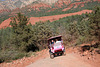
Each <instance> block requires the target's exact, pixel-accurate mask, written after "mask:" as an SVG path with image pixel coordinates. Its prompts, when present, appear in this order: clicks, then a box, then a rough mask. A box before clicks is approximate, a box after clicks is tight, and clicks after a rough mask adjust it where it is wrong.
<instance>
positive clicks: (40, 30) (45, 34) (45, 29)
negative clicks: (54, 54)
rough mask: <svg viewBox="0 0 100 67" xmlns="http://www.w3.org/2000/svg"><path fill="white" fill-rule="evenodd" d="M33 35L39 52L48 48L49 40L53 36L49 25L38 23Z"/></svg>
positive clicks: (34, 27)
mask: <svg viewBox="0 0 100 67" xmlns="http://www.w3.org/2000/svg"><path fill="white" fill-rule="evenodd" d="M33 31H34V33H33V35H34V41H35V44H37V46H38V47H39V50H41V49H43V48H46V47H47V39H48V38H49V37H51V36H52V31H51V30H50V27H49V25H48V24H45V23H43V22H38V23H36V24H35V25H34V26H33Z"/></svg>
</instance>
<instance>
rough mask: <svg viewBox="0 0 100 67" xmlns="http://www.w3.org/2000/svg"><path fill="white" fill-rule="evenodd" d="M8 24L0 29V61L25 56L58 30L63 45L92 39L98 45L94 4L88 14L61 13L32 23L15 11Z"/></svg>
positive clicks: (99, 24) (98, 11)
mask: <svg viewBox="0 0 100 67" xmlns="http://www.w3.org/2000/svg"><path fill="white" fill-rule="evenodd" d="M27 24H28V25H27ZM10 25H11V26H12V27H7V28H6V29H1V30H0V63H2V62H5V61H11V60H16V59H19V58H22V57H24V56H26V57H27V56H29V54H28V53H29V52H30V51H33V52H34V51H37V50H42V49H46V48H47V39H48V38H49V37H51V36H55V35H59V34H60V35H62V36H63V40H64V44H65V45H66V46H76V45H80V44H82V43H91V42H92V41H95V42H97V43H98V44H99V45H98V47H97V48H100V7H95V9H94V11H93V12H92V13H90V14H82V15H75V16H70V17H64V18H62V19H59V20H57V21H54V22H50V21H47V22H45V23H44V22H37V23H36V24H35V25H31V24H30V23H29V19H28V17H26V16H24V15H22V14H21V13H18V14H17V16H15V17H14V18H12V21H11V23H10Z"/></svg>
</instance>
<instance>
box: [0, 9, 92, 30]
mask: <svg viewBox="0 0 100 67" xmlns="http://www.w3.org/2000/svg"><path fill="white" fill-rule="evenodd" d="M91 12H92V10H82V11H79V12H75V13H69V14H61V15H53V16H44V17H31V18H30V20H29V22H30V23H31V24H35V22H39V21H43V22H45V21H48V20H50V21H51V22H52V21H55V20H59V19H60V18H63V17H67V16H72V15H81V14H83V13H91ZM10 21H11V19H10V18H9V19H7V20H5V21H3V22H2V23H1V24H0V29H1V28H6V27H10V25H9V24H10Z"/></svg>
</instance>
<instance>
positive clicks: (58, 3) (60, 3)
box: [55, 0, 71, 8]
mask: <svg viewBox="0 0 100 67" xmlns="http://www.w3.org/2000/svg"><path fill="white" fill-rule="evenodd" d="M70 3H71V1H70V0H66V1H65V0H58V1H57V2H56V3H55V7H59V8H61V7H62V6H63V5H64V4H65V5H68V4H70Z"/></svg>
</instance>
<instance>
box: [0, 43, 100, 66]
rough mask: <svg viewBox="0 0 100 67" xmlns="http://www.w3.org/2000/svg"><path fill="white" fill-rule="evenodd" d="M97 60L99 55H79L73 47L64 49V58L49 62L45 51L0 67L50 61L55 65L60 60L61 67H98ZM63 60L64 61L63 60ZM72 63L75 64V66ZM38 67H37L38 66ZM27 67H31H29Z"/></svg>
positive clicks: (99, 63)
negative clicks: (81, 66)
mask: <svg viewBox="0 0 100 67" xmlns="http://www.w3.org/2000/svg"><path fill="white" fill-rule="evenodd" d="M84 45H87V44H84ZM93 53H94V52H93ZM83 54H84V56H82V55H83ZM70 56H71V57H70ZM88 58H89V59H88ZM99 58H100V54H97V53H95V54H93V55H91V53H90V52H88V51H85V52H84V53H80V52H79V50H78V47H75V48H73V47H71V48H67V49H66V56H62V57H55V58H54V59H52V60H51V59H50V58H49V52H48V50H46V49H45V50H42V51H40V52H37V53H36V56H34V55H32V56H31V57H24V58H22V59H18V60H15V61H12V62H10V63H1V64H0V67H26V66H27V65H30V64H33V63H35V62H36V63H37V61H38V62H40V63H43V62H48V63H51V61H52V62H53V61H56V62H54V63H53V64H55V63H57V62H58V60H59V59H60V60H59V62H61V61H64V62H63V63H60V65H61V66H62V65H63V64H64V66H62V67H66V63H69V62H70V63H71V64H68V66H72V67H76V66H77V64H78V65H79V66H78V67H80V65H81V64H79V63H82V64H85V65H83V67H84V66H86V67H99V65H100V59H99ZM64 59H66V60H64ZM44 60H45V61H44ZM42 61H43V62H42ZM75 61H76V62H75ZM59 62H58V63H59ZM74 62H75V63H77V64H75V63H74ZM72 64H73V65H72ZM41 65H43V64H41ZM45 65H47V64H45ZM74 65H76V66H74ZM38 66H39V64H38ZM29 67H31V66H29ZM32 67H34V66H32ZM35 67H36V66H35ZM48 67H49V66H48Z"/></svg>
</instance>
